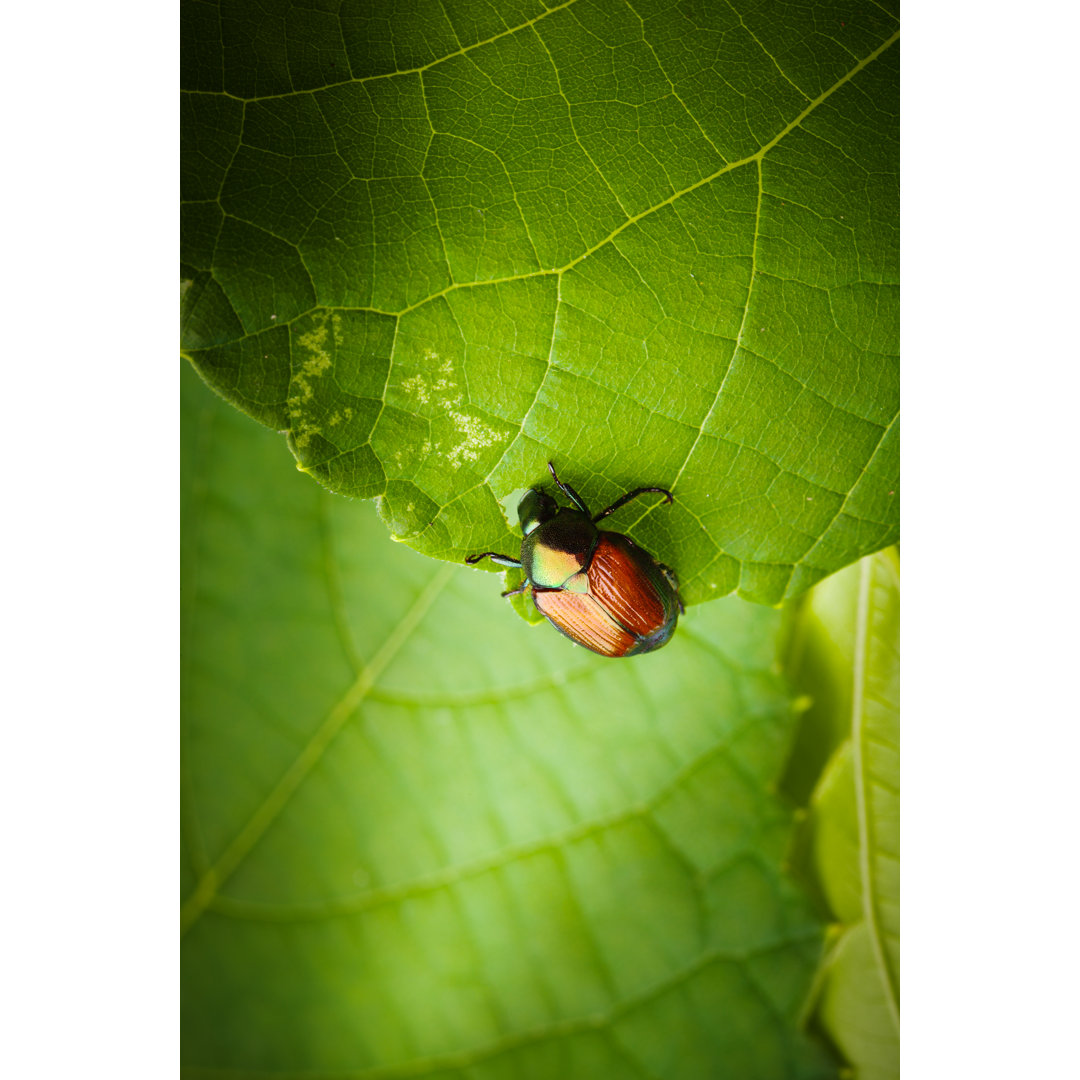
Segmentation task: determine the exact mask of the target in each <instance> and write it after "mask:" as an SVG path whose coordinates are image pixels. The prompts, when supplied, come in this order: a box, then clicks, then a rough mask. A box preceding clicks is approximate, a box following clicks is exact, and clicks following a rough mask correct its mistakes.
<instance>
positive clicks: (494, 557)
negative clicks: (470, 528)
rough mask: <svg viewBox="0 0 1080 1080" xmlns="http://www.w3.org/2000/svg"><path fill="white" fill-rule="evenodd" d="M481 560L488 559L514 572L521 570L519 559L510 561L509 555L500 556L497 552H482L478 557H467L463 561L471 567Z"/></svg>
mask: <svg viewBox="0 0 1080 1080" xmlns="http://www.w3.org/2000/svg"><path fill="white" fill-rule="evenodd" d="M481 559H490V560H491V561H492V562H493V563H498V564H499V566H510V567H513V568H514V569H515V570H520V569H521V560H520V559H511V558H510V556H509V555H500V554H499V553H498V552H497V551H482V552H480V554H479V555H469V556H467V557H466V559H465V561H466V562H467V563H468V564H469V565H470V566H472V565H473V564H474V563H478V562H479V561H480V560H481Z"/></svg>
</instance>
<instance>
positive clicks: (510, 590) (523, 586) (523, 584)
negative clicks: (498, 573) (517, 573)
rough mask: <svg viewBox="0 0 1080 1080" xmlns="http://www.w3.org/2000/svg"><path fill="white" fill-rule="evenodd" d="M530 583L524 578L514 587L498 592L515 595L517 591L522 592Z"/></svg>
mask: <svg viewBox="0 0 1080 1080" xmlns="http://www.w3.org/2000/svg"><path fill="white" fill-rule="evenodd" d="M529 585H530V582H529V579H528V578H526V579H525V580H524V581H523V582H522V583H521V584H520V585H519V586H518V587H517V588H516V589H507V591H506V592H504V593H500V595H501V596H517V594H518V593H523V592H524V591H525V590H526V589H527V588H528V587H529Z"/></svg>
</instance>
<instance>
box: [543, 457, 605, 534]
mask: <svg viewBox="0 0 1080 1080" xmlns="http://www.w3.org/2000/svg"><path fill="white" fill-rule="evenodd" d="M548 469H549V471H550V472H551V479H552V480H554V481H555V483H556V484H558V485H559V490H560V491H561V492H562V493H563V494H564V495H565V496H566V497H567V498H568V499H569V500H570V501H571V502H572V503H573V504H574V505H575V506H576V507H577V508H578V509H579V510H580V511H581V512H582V513H583V514H587V513H588V512H589V508H588V507H587V506H586V505H585V501H584V500H583V499H582V497H581V496H580V495H579V494H578V493H577V492H576V491H575V490H574V489H573V488H572V487H571V486H570V485H569V484H564V483H563V482H562V481H561V480H560V479H559V474H558V473H557V472H556V471H555V466H554V465H552V463H551V462H550V461H549V462H548ZM594 520H595V519H594Z"/></svg>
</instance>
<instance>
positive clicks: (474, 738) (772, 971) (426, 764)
mask: <svg viewBox="0 0 1080 1080" xmlns="http://www.w3.org/2000/svg"><path fill="white" fill-rule="evenodd" d="M183 393H184V424H183V433H184V446H183V487H182V490H183V500H184V501H183V521H184V533H183V545H182V556H183V564H182V572H183V590H182V616H183V623H182V633H183V683H182V686H183V728H182V739H183V742H182V778H183V844H184V853H185V856H184V866H183V897H182V899H183V907H182V930H183V932H184V936H183V941H182V963H183V989H182V1001H183V1053H184V1062H185V1066H186V1068H187V1070H188V1073H189V1075H191V1076H193V1077H210V1076H212V1077H232V1076H237V1075H243V1076H249V1075H252V1073H255V1074H259V1075H263V1074H272V1075H273V1076H274V1077H276V1078H278V1080H285V1078H286V1077H298V1076H300V1075H304V1076H310V1075H324V1074H331V1075H334V1076H341V1077H350V1078H366V1080H374V1078H379V1080H386V1078H390V1077H406V1076H407V1077H429V1076H431V1077H435V1076H439V1077H454V1078H460V1080H465V1078H466V1077H468V1078H469V1080H489V1078H490V1080H494V1078H497V1077H507V1078H514V1080H519V1078H523V1077H525V1078H527V1077H535V1078H536V1080H548V1078H550V1077H553V1076H561V1077H566V1078H567V1080H576V1078H579V1077H580V1078H582V1080H594V1078H596V1077H605V1078H632V1080H637V1078H657V1077H679V1080H693V1078H695V1077H714V1076H717V1075H731V1076H738V1077H761V1078H766V1080H771V1078H779V1077H814V1078H825V1077H832V1076H835V1066H834V1065H833V1064H832V1062H831V1061H830V1059H829V1058H828V1057H827V1056H826V1053H825V1051H824V1050H823V1049H821V1048H819V1047H817V1046H816V1045H815V1044H813V1043H811V1042H809V1041H807V1039H806V1038H805V1037H804V1036H803V1035H801V1034H800V1032H799V1029H798V1026H797V1023H796V1021H797V1017H798V1014H799V1010H800V1008H801V1006H802V1003H803V1000H804V998H805V995H806V993H807V990H808V988H809V985H810V981H811V978H812V975H813V971H814V968H815V965H816V964H817V962H818V960H819V958H820V955H821V946H822V925H821V922H820V920H819V918H818V917H817V915H816V914H815V913H814V911H813V909H812V907H811V905H810V904H809V902H808V901H807V899H806V898H805V897H804V896H803V894H802V893H801V892H800V890H799V889H798V888H797V887H795V886H794V884H793V883H791V882H790V881H789V880H788V879H787V878H786V877H785V876H784V875H783V874H782V873H781V870H780V865H781V861H782V857H783V853H784V851H785V848H786V846H787V844H788V841H789V837H790V831H791V817H790V813H789V811H788V810H787V809H785V806H784V805H783V804H782V803H781V802H780V800H779V799H778V797H777V796H776V794H775V792H774V790H773V780H774V778H775V776H776V775H777V774H778V772H779V770H780V767H781V765H782V762H783V759H784V756H785V754H786V752H787V750H788V746H789V743H790V738H791V733H792V728H793V724H794V718H795V714H794V711H793V709H792V706H791V699H790V696H789V694H788V691H787V690H786V686H785V683H784V682H783V680H782V678H781V676H780V674H779V672H778V668H777V664H776V661H775V655H776V647H777V640H778V638H777V635H778V633H779V629H780V619H781V616H780V613H778V612H776V611H773V610H770V609H768V608H765V607H762V606H759V605H752V604H747V603H745V602H743V601H741V600H739V599H737V598H729V599H727V600H723V601H721V602H718V603H716V604H710V605H707V606H706V607H705V608H699V609H697V610H694V611H691V612H689V613H688V614H687V615H686V617H685V619H684V620H683V621H682V622H681V623H680V626H679V630H678V633H677V635H676V637H675V639H674V640H673V641H672V643H671V644H670V645H668V646H667V647H666V648H665V649H663V650H661V651H659V652H657V653H654V654H649V655H647V656H644V657H639V658H635V659H634V660H632V661H622V660H605V659H603V658H601V657H598V656H595V655H594V654H592V653H589V652H587V651H586V650H583V649H580V648H577V647H575V646H573V645H571V644H570V643H569V642H568V641H566V640H565V639H564V638H562V637H561V636H559V635H558V634H556V633H554V632H553V631H552V630H551V629H550V628H549V627H546V626H545V627H539V628H532V627H529V626H526V625H525V624H524V623H523V622H522V621H521V620H519V619H517V618H515V617H513V616H512V614H511V613H510V612H509V611H508V610H506V605H505V603H504V602H503V601H502V600H500V599H499V597H498V594H497V590H496V589H495V588H494V582H493V581H492V579H490V578H485V577H482V576H480V575H476V574H471V573H470V572H469V571H468V570H467V569H466V568H465V567H451V566H442V567H441V568H440V567H439V566H438V565H437V564H433V563H431V562H430V561H428V560H425V559H422V558H419V557H418V556H417V555H416V554H415V553H413V552H411V551H409V550H407V549H406V548H404V547H402V546H396V545H394V544H391V543H388V542H387V540H386V534H385V530H384V529H383V527H382V526H381V524H380V523H379V521H378V520H377V518H376V516H375V514H374V512H373V510H372V508H371V507H370V506H368V505H365V504H363V503H358V502H354V501H349V500H345V499H341V498H338V497H335V496H331V495H329V494H327V493H326V492H325V491H323V490H322V489H321V488H319V487H318V486H317V485H314V484H311V483H310V482H308V481H307V480H306V479H305V478H304V477H301V476H299V475H297V473H296V472H295V471H294V470H292V469H288V468H282V460H283V458H284V459H286V460H287V454H286V451H285V448H284V447H283V446H282V445H281V443H280V441H279V440H277V439H275V437H274V436H273V435H272V434H270V433H269V432H265V431H261V430H260V429H259V428H258V427H257V426H256V425H253V424H250V423H249V422H248V421H246V420H245V419H244V418H243V417H241V416H240V415H239V414H238V413H237V412H235V410H232V409H230V408H228V407H227V406H225V405H224V404H223V403H222V402H220V401H218V400H216V399H215V398H214V397H213V395H211V394H209V393H208V392H207V391H206V389H205V387H202V386H201V385H200V384H199V382H198V380H197V379H196V378H195V377H194V376H193V375H192V374H191V373H190V372H185V378H184V381H183Z"/></svg>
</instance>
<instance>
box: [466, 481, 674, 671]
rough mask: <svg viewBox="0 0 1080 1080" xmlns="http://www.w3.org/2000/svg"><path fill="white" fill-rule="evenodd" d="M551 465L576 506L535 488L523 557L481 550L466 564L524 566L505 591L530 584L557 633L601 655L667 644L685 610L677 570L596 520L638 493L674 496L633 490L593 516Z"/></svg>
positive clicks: (528, 497)
mask: <svg viewBox="0 0 1080 1080" xmlns="http://www.w3.org/2000/svg"><path fill="white" fill-rule="evenodd" d="M548 469H549V470H550V472H551V478H552V479H553V480H554V481H555V484H556V486H557V487H558V488H559V490H560V491H561V492H562V493H563V495H565V496H566V498H567V499H569V500H570V502H572V503H573V504H574V505H573V507H566V506H562V507H561V506H559V504H558V503H557V502H556V501H555V499H554V498H553V497H552V496H551V495H549V494H547V492H545V491H544V490H542V489H541V488H531V489H530V490H529V491H527V492H526V493H525V495H524V496H523V497H522V499H521V502H520V503H518V519H519V521H520V522H521V533H522V540H521V557H520V558H518V559H515V558H513V557H511V556H510V555H500V554H499V553H498V552H497V551H483V552H481V553H480V554H478V555H470V556H469V557H468V558H467V559H466V560H465V561H466V562H467V563H469V564H470V565H473V564H475V563H478V562H480V560H481V559H490V560H491V561H492V562H493V563H497V564H498V565H499V566H511V567H517V568H519V569H522V570H524V571H525V580H524V581H523V582H522V583H521V585H520V586H518V588H516V589H511V590H509V591H508V592H504V593H503V596H515V595H517V594H518V593H522V592H525V590H526V589H532V597H533V603H534V604H536V608H537V610H538V611H539V612H540V614H541V615H543V616H544V618H546V619H547V621H548V622H549V623H551V625H552V626H554V627H555V629H556V630H558V631H559V632H560V633H562V634H565V635H566V636H567V637H568V638H570V640H571V641H576V642H577V643H578V644H579V645H584V646H585V648H587V649H591V650H592V651H593V652H595V653H599V654H600V655H601V656H636V655H637V654H638V653H646V652H652V651H653V650H654V649H659V648H660V646H661V645H666V644H667V643H668V641H670V640H671V635H672V634H673V633H674V632H675V625H676V623H677V622H678V621H679V615H680V613H681V612H684V611H685V610H686V609H685V608H684V607H683V602H682V598H681V597H680V596H679V582H678V579H677V578H676V577H675V572H674V571H673V570H671V568H670V567H667V566H664V564H663V563H659V562H657V561H656V560H655V559H654V558H653V557H652V556H651V555H650V554H649V553H648V552H647V551H645V550H644V549H643V548H640V547H638V546H637V544H635V543H634V541H633V540H631V539H630V537H628V536H623V534H622V533H617V532H607V531H604V530H601V529H598V528H597V527H596V523H597V522H598V521H601V520H603V519H604V518H606V517H607V516H608V515H609V514H613V513H614V512H615V511H616V510H618V509H619V508H620V507H622V506H625V505H626V504H627V503H628V502H630V500H631V499H636V498H637V497H638V496H639V495H646V494H648V493H649V492H655V493H656V494H658V495H663V496H665V499H664V501H665V502H666V503H672V502H674V501H675V497H674V496H673V495H672V494H671V492H670V491H668V490H667V488H660V487H640V488H635V489H634V490H633V491H628V492H627V493H626V494H625V495H623V496H622V497H621V498H618V499H616V500H615V501H614V502H613V503H612V504H611V505H610V506H609V507H608V508H607V509H606V510H601V511H600V513H599V514H595V515H590V513H589V508H588V507H587V506H586V505H585V503H584V502H583V501H582V498H581V496H580V495H578V493H577V492H576V491H575V490H574V489H573V488H572V487H571V486H570V485H569V484H564V483H563V482H562V481H561V480H560V479H559V475H558V473H556V472H555V466H554V465H553V464H552V463H551V462H550V461H549V462H548Z"/></svg>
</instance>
